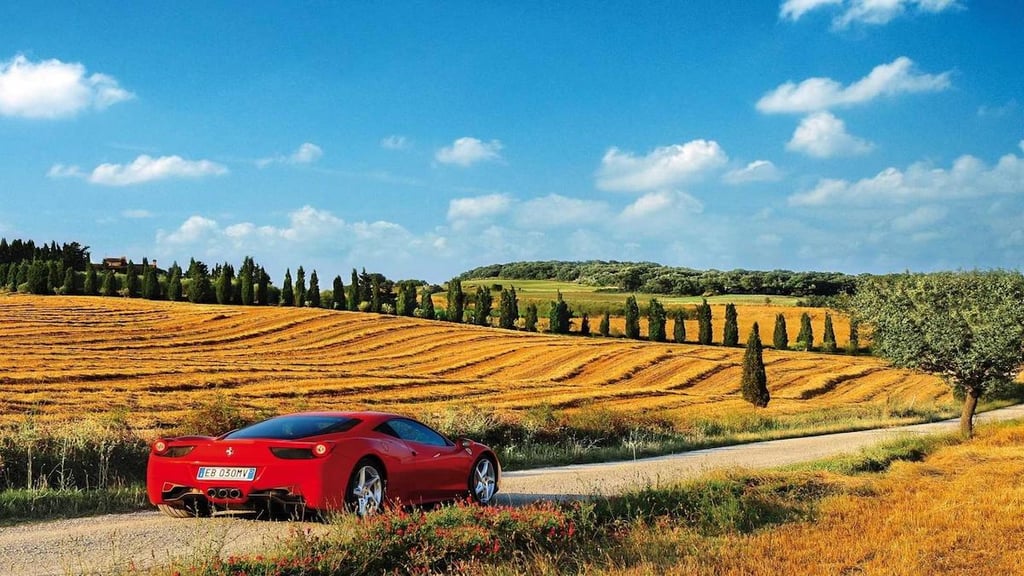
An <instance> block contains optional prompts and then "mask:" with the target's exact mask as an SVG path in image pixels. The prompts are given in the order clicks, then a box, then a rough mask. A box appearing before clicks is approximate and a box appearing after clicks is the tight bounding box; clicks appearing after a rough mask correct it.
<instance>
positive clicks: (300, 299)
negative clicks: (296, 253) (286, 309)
mask: <svg viewBox="0 0 1024 576" xmlns="http://www.w3.org/2000/svg"><path fill="white" fill-rule="evenodd" d="M306 296H307V294H306V271H305V270H303V269H302V266H299V269H298V270H296V271H295V288H294V298H295V306H296V307H297V308H302V307H303V306H305V305H306Z"/></svg>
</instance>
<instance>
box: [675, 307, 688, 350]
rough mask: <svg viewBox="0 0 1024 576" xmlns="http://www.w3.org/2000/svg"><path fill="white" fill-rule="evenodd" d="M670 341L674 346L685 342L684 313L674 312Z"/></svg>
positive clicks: (683, 311)
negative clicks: (671, 340)
mask: <svg viewBox="0 0 1024 576" xmlns="http://www.w3.org/2000/svg"><path fill="white" fill-rule="evenodd" d="M672 339H673V340H674V341H675V343H676V344H682V343H683V342H686V311H685V310H683V309H682V308H679V309H678V310H676V312H675V315H674V319H673V323H672Z"/></svg>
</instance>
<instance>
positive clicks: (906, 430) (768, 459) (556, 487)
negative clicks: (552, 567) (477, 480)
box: [0, 406, 1024, 576]
mask: <svg viewBox="0 0 1024 576" xmlns="http://www.w3.org/2000/svg"><path fill="white" fill-rule="evenodd" d="M1015 418H1024V406H1013V407H1010V408H1004V409H1002V410H997V411H993V412H988V413H985V414H982V415H980V416H979V417H978V421H979V422H990V421H995V420H1008V419H1015ZM956 428H957V422H956V421H954V420H949V421H944V422H936V423H932V424H918V425H914V426H904V427H900V428H890V429H883V430H866V431H862V432H848V433H843V434H830V435H826V436H814V437H809V438H793V439H789V440H774V441H770V442H758V443H754V444H745V445H741V446H729V447H724V448H714V449H710V450H699V451H696V452H687V453H684V454H678V455H672V456H661V457H657V458H646V459H641V460H635V461H629V462H613V463H606V464H586V465H576V466H563V467H556V468H542V469H535V470H524V471H520V472H509V473H507V474H505V476H504V478H503V482H502V492H501V494H500V495H499V496H500V498H499V502H500V503H502V504H519V503H523V502H529V501H533V500H537V499H544V498H555V499H564V498H567V497H579V496H586V495H608V494H614V493H617V492H621V491H623V490H626V489H629V488H634V487H642V486H645V485H657V484H666V483H671V482H674V481H677V480H680V479H684V478H692V477H695V476H699V475H700V474H701V473H703V472H706V471H709V470H714V469H721V468H730V467H744V468H772V467H776V466H784V465H787V464H793V463H797V462H806V461H810V460H815V459H819V458H823V457H827V456H833V455H836V454H841V453H847V452H853V451H857V450H859V449H861V448H863V447H865V446H870V445H872V444H876V443H878V442H880V441H883V440H886V439H891V438H894V437H897V436H900V435H905V434H931V433H937V432H949V431H954V430H956ZM306 530H309V531H313V532H316V531H320V530H324V527H323V526H321V525H317V524H307V523H289V522H261V521H250V520H244V519H239V518H222V517H218V518H210V519H186V520H175V519H171V518H167V517H164V516H163V515H161V514H159V513H157V512H140V513H135V514H118V515H110V516H100V517H93V518H79V519H73V520H57V521H50V522H40V523H35V524H28V525H20V526H15V527H8V528H0V574H10V575H24V576H43V575H47V576H49V575H53V576H63V575H71V574H111V573H115V574H116V573H122V572H127V571H128V570H129V569H130V568H131V567H132V566H134V567H137V568H143V567H146V566H153V565H160V564H167V563H169V562H171V561H172V560H175V559H179V560H186V561H187V560H189V559H200V558H208V557H210V556H211V555H213V554H218V553H219V554H222V555H224V556H227V555H231V554H243V553H252V554H259V553H261V552H263V551H267V550H269V549H271V548H273V547H274V545H275V544H276V543H278V542H281V541H282V540H284V539H287V538H288V537H289V536H290V535H292V534H293V533H294V532H295V531H306Z"/></svg>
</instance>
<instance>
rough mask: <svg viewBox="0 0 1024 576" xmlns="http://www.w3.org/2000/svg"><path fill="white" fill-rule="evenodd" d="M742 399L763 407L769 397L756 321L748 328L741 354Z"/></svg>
mask: <svg viewBox="0 0 1024 576" xmlns="http://www.w3.org/2000/svg"><path fill="white" fill-rule="evenodd" d="M740 390H741V392H742V393H743V399H744V400H746V401H747V402H750V403H751V404H753V405H754V406H757V407H759V408H764V407H765V406H767V405H768V401H769V400H770V399H771V397H770V395H769V394H768V377H767V375H766V373H765V369H764V358H763V356H762V349H761V335H760V334H758V329H757V322H754V327H753V328H751V329H750V336H749V337H748V338H747V350H746V352H745V353H744V354H743V377H742V379H741V380H740Z"/></svg>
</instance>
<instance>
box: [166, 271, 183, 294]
mask: <svg viewBox="0 0 1024 576" xmlns="http://www.w3.org/2000/svg"><path fill="white" fill-rule="evenodd" d="M168 274H170V277H169V278H168V279H167V299H168V300H170V301H171V302H177V301H178V300H181V266H178V263H177V262H175V263H174V264H172V265H171V269H170V271H169V272H168Z"/></svg>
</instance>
